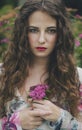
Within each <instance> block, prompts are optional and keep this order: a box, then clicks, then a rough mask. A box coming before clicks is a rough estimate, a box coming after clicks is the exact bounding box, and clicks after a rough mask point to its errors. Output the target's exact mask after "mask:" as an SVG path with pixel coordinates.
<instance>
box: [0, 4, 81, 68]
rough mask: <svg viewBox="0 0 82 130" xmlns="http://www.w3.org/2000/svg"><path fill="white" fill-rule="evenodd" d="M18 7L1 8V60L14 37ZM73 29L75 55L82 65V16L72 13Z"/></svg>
mask: <svg viewBox="0 0 82 130" xmlns="http://www.w3.org/2000/svg"><path fill="white" fill-rule="evenodd" d="M17 11H18V9H13V7H12V6H10V5H7V6H4V7H3V8H2V9H1V10H0V16H1V18H0V62H2V57H3V55H4V53H5V51H6V50H7V47H8V45H9V44H10V42H11V39H12V30H13V24H14V20H15V18H16V13H17ZM70 19H71V23H72V31H73V34H74V37H75V56H76V59H77V65H78V66H80V67H82V16H79V15H77V16H73V15H72V14H71V13H70Z"/></svg>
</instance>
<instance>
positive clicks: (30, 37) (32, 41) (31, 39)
mask: <svg viewBox="0 0 82 130" xmlns="http://www.w3.org/2000/svg"><path fill="white" fill-rule="evenodd" d="M28 41H29V43H30V44H35V43H37V41H38V36H37V35H33V34H29V35H28Z"/></svg>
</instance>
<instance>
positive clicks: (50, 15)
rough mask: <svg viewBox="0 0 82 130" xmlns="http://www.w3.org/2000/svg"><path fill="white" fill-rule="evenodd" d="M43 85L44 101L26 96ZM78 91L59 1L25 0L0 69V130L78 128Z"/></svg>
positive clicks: (69, 37)
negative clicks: (46, 95)
mask: <svg viewBox="0 0 82 130" xmlns="http://www.w3.org/2000/svg"><path fill="white" fill-rule="evenodd" d="M46 85H47V86H48V89H49V90H48V92H49V94H48V97H47V98H48V99H47V100H46V99H40V100H37V99H35V100H32V98H28V95H29V91H30V88H32V86H40V87H41V86H46ZM79 89H80V82H79V77H78V73H77V69H76V64H75V60H74V38H73V35H72V32H71V30H70V27H69V18H68V15H67V12H66V10H65V7H64V5H63V2H62V1H61V0H44V1H43V0H27V2H26V3H25V4H24V5H23V6H22V7H21V9H20V11H19V14H18V16H17V18H16V21H15V26H14V32H13V42H12V44H11V45H10V46H9V49H8V51H7V54H6V55H5V58H4V60H3V64H2V67H1V82H0V118H1V120H0V129H2V130H69V129H70V130H81V129H82V122H81V121H79V116H80V114H79V113H80V112H79V111H78V104H79V103H80V91H79ZM38 92H39V91H38ZM35 96H36V95H35Z"/></svg>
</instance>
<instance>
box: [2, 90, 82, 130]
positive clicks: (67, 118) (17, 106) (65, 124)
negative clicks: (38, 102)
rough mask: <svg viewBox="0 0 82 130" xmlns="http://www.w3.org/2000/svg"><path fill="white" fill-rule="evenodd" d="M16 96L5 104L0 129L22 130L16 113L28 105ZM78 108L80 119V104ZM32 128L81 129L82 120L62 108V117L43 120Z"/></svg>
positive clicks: (53, 129)
mask: <svg viewBox="0 0 82 130" xmlns="http://www.w3.org/2000/svg"><path fill="white" fill-rule="evenodd" d="M80 90H82V89H80ZM18 97H19V98H17V99H13V100H12V101H10V102H9V103H8V105H7V106H6V113H7V114H6V115H7V116H6V117H3V118H2V119H1V120H0V130H23V129H22V127H21V126H20V123H19V122H18V120H16V118H17V113H18V112H19V111H20V110H22V109H23V108H25V107H29V105H28V104H27V103H26V102H25V101H24V99H23V98H22V97H21V96H20V95H19V96H18ZM81 103H82V102H81ZM79 110H80V112H79V116H80V119H82V109H81V104H80V106H79ZM9 122H10V123H9ZM33 130H82V120H81V121H79V120H77V119H76V118H74V117H73V116H72V115H71V114H70V113H69V112H68V111H66V110H63V115H62V118H60V119H59V120H58V121H57V122H50V121H47V120H44V121H43V124H42V125H41V126H39V127H38V128H37V129H33Z"/></svg>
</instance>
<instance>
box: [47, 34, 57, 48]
mask: <svg viewBox="0 0 82 130" xmlns="http://www.w3.org/2000/svg"><path fill="white" fill-rule="evenodd" d="M47 41H48V43H49V44H50V45H53V46H54V45H55V43H56V41H57V35H55V36H49V37H48V38H47Z"/></svg>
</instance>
